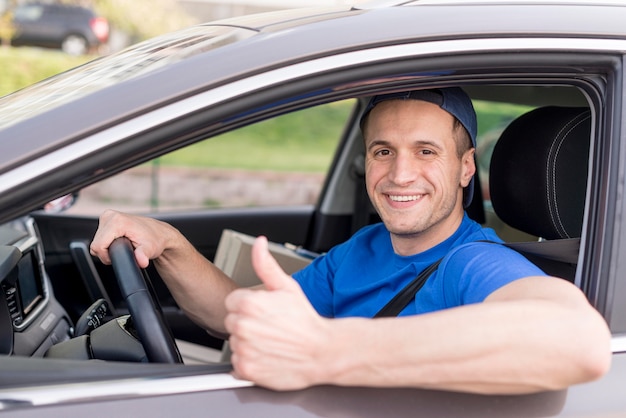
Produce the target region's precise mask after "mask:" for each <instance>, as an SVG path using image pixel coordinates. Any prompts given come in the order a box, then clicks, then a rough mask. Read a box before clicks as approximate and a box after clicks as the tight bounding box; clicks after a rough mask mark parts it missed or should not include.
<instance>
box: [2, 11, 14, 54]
mask: <svg viewBox="0 0 626 418" xmlns="http://www.w3.org/2000/svg"><path fill="white" fill-rule="evenodd" d="M15 31H16V29H15V25H13V13H11V12H10V11H5V12H4V13H2V14H1V15H0V43H1V44H2V46H9V45H10V44H11V39H12V38H13V35H15Z"/></svg>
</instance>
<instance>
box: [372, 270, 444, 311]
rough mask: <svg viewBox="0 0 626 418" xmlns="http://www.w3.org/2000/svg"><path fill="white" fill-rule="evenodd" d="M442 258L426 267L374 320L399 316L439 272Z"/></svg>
mask: <svg viewBox="0 0 626 418" xmlns="http://www.w3.org/2000/svg"><path fill="white" fill-rule="evenodd" d="M441 260H443V259H442V258H440V259H439V260H437V261H435V262H434V263H433V264H431V265H430V266H428V267H426V268H425V269H424V270H422V272H421V273H420V274H418V275H417V277H416V278H414V279H413V280H412V281H411V282H410V283H409V284H408V285H406V286H405V287H404V288H403V289H402V290H401V291H400V292H398V294H397V295H395V296H394V297H393V299H391V300H390V301H389V302H387V304H386V305H385V306H383V307H382V309H381V310H380V311H378V312H377V313H376V315H374V318H383V317H390V316H398V314H399V313H400V312H402V310H403V309H404V308H405V307H406V305H408V304H409V302H411V301H412V300H413V299H414V298H415V295H416V294H417V292H419V290H420V289H421V288H422V286H424V283H426V279H428V277H430V275H431V274H433V273H434V272H435V270H437V267H439V263H441Z"/></svg>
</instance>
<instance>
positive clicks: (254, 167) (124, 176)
mask: <svg viewBox="0 0 626 418" xmlns="http://www.w3.org/2000/svg"><path fill="white" fill-rule="evenodd" d="M355 104H356V100H344V101H340V102H335V103H330V104H325V105H320V106H316V107H312V108H308V109H304V110H300V111H297V112H293V113H289V114H285V115H281V116H278V117H275V118H272V119H268V120H265V121H262V122H258V123H255V124H253V125H249V126H246V127H243V128H239V129H236V130H234V131H231V132H228V133H225V134H222V135H218V136H216V137H213V138H209V139H206V140H204V141H201V142H199V143H196V144H193V145H190V146H188V147H185V148H183V149H180V150H177V151H174V152H171V153H169V154H166V155H164V156H162V157H159V158H156V159H153V160H152V161H150V162H148V163H144V164H142V165H140V166H137V167H134V168H131V169H129V170H126V171H125V172H123V173H120V174H118V175H116V176H113V177H111V178H109V179H106V180H103V181H101V182H99V183H97V184H94V185H91V186H89V187H86V188H85V189H83V190H81V192H80V196H79V198H78V199H77V201H76V202H75V203H74V205H73V206H72V208H71V209H70V210H69V213H71V214H82V215H98V214H100V213H101V212H102V211H103V210H104V209H107V208H113V209H116V210H121V211H126V212H131V213H155V212H168V211H176V210H206V209H214V208H236V207H248V208H249V207H261V206H286V205H313V204H315V203H316V202H317V199H318V197H319V194H320V192H321V189H322V186H323V184H324V180H325V176H326V173H327V171H328V169H329V167H330V164H331V162H332V159H333V156H334V155H335V152H336V149H337V145H338V143H339V140H340V139H341V136H342V134H343V131H344V129H345V127H346V124H347V123H348V121H349V118H350V115H351V113H352V112H353V108H354V106H355Z"/></svg>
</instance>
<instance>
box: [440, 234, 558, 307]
mask: <svg viewBox="0 0 626 418" xmlns="http://www.w3.org/2000/svg"><path fill="white" fill-rule="evenodd" d="M440 269H441V270H440V273H442V276H443V280H442V282H441V283H442V286H443V292H444V295H445V299H446V304H447V305H449V306H458V305H467V304H471V303H479V302H482V301H484V300H485V298H487V296H489V295H490V294H491V293H493V292H494V291H496V290H498V289H499V288H501V287H503V286H505V285H507V284H509V283H511V282H513V281H515V280H518V279H521V278H524V277H529V276H547V275H546V273H544V272H543V271H542V270H541V269H540V268H539V267H537V266H536V265H534V264H533V263H531V262H530V261H529V260H528V259H527V258H526V257H524V256H523V255H522V254H520V253H518V252H517V251H514V250H512V249H510V248H508V247H506V246H504V245H500V244H495V243H472V244H467V245H463V246H460V247H458V248H457V249H456V250H454V251H453V252H451V253H450V254H449V255H448V257H446V259H444V261H443V262H442V264H441V265H440Z"/></svg>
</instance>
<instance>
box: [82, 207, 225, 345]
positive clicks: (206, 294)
mask: <svg viewBox="0 0 626 418" xmlns="http://www.w3.org/2000/svg"><path fill="white" fill-rule="evenodd" d="M118 237H127V238H128V239H129V240H130V241H131V242H132V244H133V247H134V248H135V258H136V259H137V262H138V263H139V265H140V267H142V268H145V267H147V266H148V263H149V262H150V260H154V265H155V267H156V268H157V270H158V272H159V275H160V276H161V278H162V279H163V281H164V282H165V284H166V285H167V287H168V289H169V290H170V292H171V293H172V295H173V296H174V299H176V302H177V303H178V304H179V305H180V307H181V308H182V309H183V310H184V311H185V313H186V314H187V315H188V316H189V317H190V318H191V319H192V320H194V321H195V322H196V323H198V324H199V325H200V326H202V327H204V328H205V329H208V330H211V331H214V332H216V333H218V334H224V333H225V331H226V330H225V328H224V317H225V315H226V311H225V308H224V299H225V297H226V295H227V294H229V293H230V292H232V291H233V290H234V289H236V288H237V285H236V284H235V283H234V282H233V281H232V280H230V278H228V276H226V275H225V274H224V273H223V272H222V271H221V270H219V269H218V268H217V267H215V266H214V265H213V264H212V263H210V262H209V261H208V260H207V259H206V258H204V257H203V256H202V255H201V254H200V253H199V252H198V251H196V249H195V248H194V247H193V245H191V243H190V242H189V241H188V240H187V239H186V238H185V237H184V236H183V235H182V234H181V233H180V232H179V231H178V230H177V229H176V228H174V227H173V226H171V225H169V224H167V223H165V222H161V221H158V220H155V219H152V218H145V217H138V216H131V215H126V214H123V213H119V212H115V211H111V210H108V211H106V212H104V213H103V214H102V216H101V217H100V224H99V226H98V230H97V231H96V234H95V236H94V239H93V241H92V243H91V247H90V250H91V253H92V254H93V255H95V256H97V257H99V258H100V260H102V262H103V263H105V264H110V263H111V259H110V257H109V251H108V249H109V246H110V245H111V242H113V240H114V239H115V238H118Z"/></svg>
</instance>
